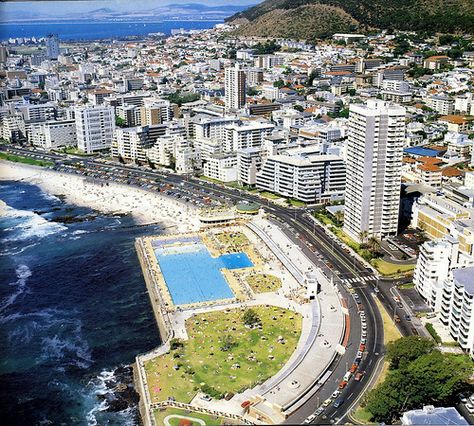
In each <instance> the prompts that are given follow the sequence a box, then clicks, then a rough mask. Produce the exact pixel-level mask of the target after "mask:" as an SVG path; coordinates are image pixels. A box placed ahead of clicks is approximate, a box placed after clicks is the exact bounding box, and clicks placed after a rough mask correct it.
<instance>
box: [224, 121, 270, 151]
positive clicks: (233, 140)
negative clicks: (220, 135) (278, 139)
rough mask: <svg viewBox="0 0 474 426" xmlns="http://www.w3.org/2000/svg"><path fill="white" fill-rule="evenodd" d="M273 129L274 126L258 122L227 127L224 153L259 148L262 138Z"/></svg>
mask: <svg viewBox="0 0 474 426" xmlns="http://www.w3.org/2000/svg"><path fill="white" fill-rule="evenodd" d="M274 128H275V126H274V125H273V124H271V123H259V122H251V123H249V124H246V125H240V126H239V125H237V124H234V125H232V126H228V127H226V128H225V141H224V151H226V152H233V151H237V150H239V149H245V148H252V147H258V146H261V145H262V143H263V138H264V137H265V136H268V135H270V134H271V133H272V131H273V129H274Z"/></svg>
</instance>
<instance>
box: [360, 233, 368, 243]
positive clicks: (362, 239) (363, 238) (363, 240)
mask: <svg viewBox="0 0 474 426" xmlns="http://www.w3.org/2000/svg"><path fill="white" fill-rule="evenodd" d="M368 236H369V232H368V231H360V232H359V239H360V242H361V243H362V244H365V243H366V242H367V237H368Z"/></svg>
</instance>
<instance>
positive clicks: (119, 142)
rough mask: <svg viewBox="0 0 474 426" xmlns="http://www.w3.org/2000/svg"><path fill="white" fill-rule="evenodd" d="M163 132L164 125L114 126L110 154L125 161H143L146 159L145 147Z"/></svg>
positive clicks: (148, 147)
mask: <svg viewBox="0 0 474 426" xmlns="http://www.w3.org/2000/svg"><path fill="white" fill-rule="evenodd" d="M165 134H166V127H165V126H139V127H130V128H125V129H121V128H116V129H115V132H114V138H113V141H112V156H113V157H120V158H122V159H123V160H125V161H133V162H140V163H144V162H146V161H147V149H150V148H151V147H152V146H153V145H154V144H155V142H156V140H157V139H158V138H159V137H160V136H163V135H165Z"/></svg>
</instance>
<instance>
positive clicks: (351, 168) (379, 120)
mask: <svg viewBox="0 0 474 426" xmlns="http://www.w3.org/2000/svg"><path fill="white" fill-rule="evenodd" d="M404 140H405V108H403V107H400V106H397V105H392V104H388V103H385V102H381V101H377V100H369V101H368V102H367V104H365V105H361V104H352V105H351V106H350V116H349V129H348V143H347V178H346V195H345V208H344V231H345V232H346V233H347V234H349V235H350V236H351V237H352V238H353V239H354V240H356V241H360V239H361V238H360V235H361V232H367V234H368V236H369V237H370V236H375V237H377V238H382V237H385V236H387V235H395V234H396V233H397V228H398V211H399V204H400V183H401V173H402V156H403V144H404Z"/></svg>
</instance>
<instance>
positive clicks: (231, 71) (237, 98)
mask: <svg viewBox="0 0 474 426" xmlns="http://www.w3.org/2000/svg"><path fill="white" fill-rule="evenodd" d="M224 84H225V87H224V90H225V108H226V110H239V109H240V108H243V107H244V106H245V95H246V94H245V71H244V70H243V69H241V68H240V65H239V64H235V66H233V67H227V68H226V69H225V82H224Z"/></svg>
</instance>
